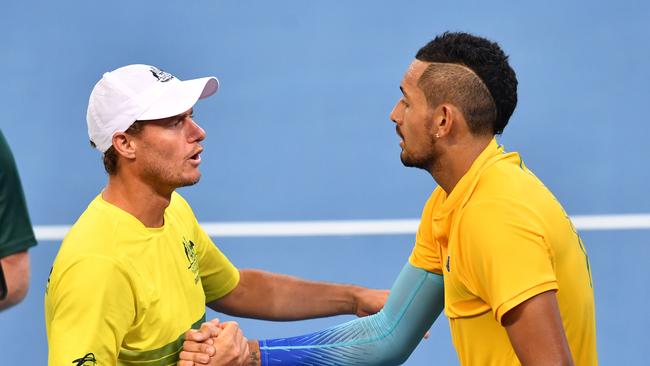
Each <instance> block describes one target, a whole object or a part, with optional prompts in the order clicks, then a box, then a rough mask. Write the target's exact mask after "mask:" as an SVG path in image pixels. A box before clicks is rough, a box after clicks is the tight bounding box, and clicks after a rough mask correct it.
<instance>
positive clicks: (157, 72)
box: [149, 66, 174, 83]
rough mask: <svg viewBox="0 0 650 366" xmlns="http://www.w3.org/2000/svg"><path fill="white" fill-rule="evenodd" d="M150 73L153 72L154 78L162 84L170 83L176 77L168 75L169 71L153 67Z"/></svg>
mask: <svg viewBox="0 0 650 366" xmlns="http://www.w3.org/2000/svg"><path fill="white" fill-rule="evenodd" d="M149 71H151V73H152V74H153V77H155V78H156V79H158V81H160V82H161V83H164V82H165V81H169V80H171V79H173V78H174V75H172V74H170V73H168V72H167V71H163V70H161V69H159V68H157V67H155V66H151V68H150V69H149Z"/></svg>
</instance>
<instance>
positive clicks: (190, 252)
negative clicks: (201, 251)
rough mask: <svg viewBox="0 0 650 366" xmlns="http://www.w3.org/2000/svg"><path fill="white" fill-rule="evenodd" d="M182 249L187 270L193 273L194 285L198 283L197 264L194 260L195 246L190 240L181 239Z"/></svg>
mask: <svg viewBox="0 0 650 366" xmlns="http://www.w3.org/2000/svg"><path fill="white" fill-rule="evenodd" d="M183 249H184V250H185V257H187V262H188V263H189V264H188V266H187V269H189V270H190V271H192V273H194V283H195V284H196V283H197V282H199V262H198V261H197V260H196V249H195V245H194V243H193V242H192V241H191V240H187V239H185V237H183Z"/></svg>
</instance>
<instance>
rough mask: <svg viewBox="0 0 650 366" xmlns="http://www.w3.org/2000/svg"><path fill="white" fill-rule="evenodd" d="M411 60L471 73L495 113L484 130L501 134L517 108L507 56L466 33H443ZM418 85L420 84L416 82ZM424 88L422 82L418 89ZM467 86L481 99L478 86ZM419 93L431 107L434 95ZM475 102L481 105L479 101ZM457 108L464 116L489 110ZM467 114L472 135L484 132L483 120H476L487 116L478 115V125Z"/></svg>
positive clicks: (512, 77) (470, 107) (482, 108)
mask: <svg viewBox="0 0 650 366" xmlns="http://www.w3.org/2000/svg"><path fill="white" fill-rule="evenodd" d="M415 58H416V59H418V60H420V61H423V62H431V63H447V64H457V65H462V66H465V67H467V68H469V69H470V70H472V71H473V72H474V73H475V74H476V75H477V76H478V77H479V78H480V80H481V81H482V83H483V84H484V85H485V87H487V90H488V91H489V94H490V96H491V99H492V102H493V103H494V108H495V109H496V116H494V118H489V119H490V120H491V122H488V126H489V125H491V127H492V132H493V133H494V134H500V133H502V132H503V129H504V128H505V127H506V125H507V124H508V119H510V116H511V115H512V112H513V111H514V110H515V107H516V106H517V76H516V75H515V71H514V70H513V69H512V67H510V64H509V63H508V56H507V55H506V54H505V53H504V52H503V50H502V49H501V47H500V46H499V45H498V44H497V43H495V42H492V41H489V40H487V39H485V38H482V37H478V36H474V35H472V34H469V33H461V32H458V33H455V32H445V33H443V34H442V35H440V36H437V37H436V38H435V39H433V40H432V41H431V42H429V43H427V44H426V45H425V46H424V47H422V48H421V49H420V50H419V51H418V53H417V54H416V56H415ZM429 67H432V68H433V67H434V65H429ZM427 71H428V70H427ZM432 72H433V70H432V71H431V72H429V73H427V72H426V71H425V73H423V75H422V77H429V76H431V75H429V74H430V73H432ZM418 84H420V83H419V82H418ZM426 84H427V83H426V82H423V83H422V86H421V88H422V87H423V86H424V87H426V86H427V85H426ZM468 85H469V84H468ZM446 86H447V87H448V88H455V87H456V85H454V83H452V84H448V85H446ZM469 86H470V88H474V89H475V90H474V92H473V93H474V94H475V95H476V96H480V95H481V91H480V90H478V89H476V88H480V87H479V86H478V85H476V84H475V87H471V85H469ZM429 87H431V85H429ZM436 87H443V88H444V85H443V86H440V85H436ZM423 91H424V92H425V94H426V95H427V100H428V101H429V103H430V104H431V103H432V101H431V100H429V95H433V94H435V91H433V90H424V89H423ZM478 101H479V102H481V98H479V100H478ZM476 102H477V100H474V103H476ZM479 104H480V103H479ZM459 107H460V108H461V109H463V112H464V113H467V112H468V110H470V111H471V110H472V108H474V109H476V111H478V112H481V111H483V112H486V113H487V112H489V111H488V110H489V109H491V108H488V109H486V108H485V107H484V106H478V108H476V107H477V106H471V105H465V106H463V105H461V106H459ZM469 114H470V115H467V116H466V118H467V119H468V123H470V129H471V130H472V132H477V131H481V130H484V129H485V127H486V126H485V125H484V124H485V123H486V122H485V119H486V118H480V117H481V116H483V117H485V116H487V115H486V114H481V113H478V114H479V115H478V119H479V121H472V117H474V119H476V118H477V116H472V115H471V113H469Z"/></svg>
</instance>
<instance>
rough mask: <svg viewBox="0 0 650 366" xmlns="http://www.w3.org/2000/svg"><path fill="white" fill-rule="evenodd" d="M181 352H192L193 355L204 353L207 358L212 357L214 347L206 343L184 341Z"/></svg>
mask: <svg viewBox="0 0 650 366" xmlns="http://www.w3.org/2000/svg"><path fill="white" fill-rule="evenodd" d="M183 351H186V352H193V353H205V354H206V355H208V356H214V347H213V346H212V345H210V344H207V343H198V342H193V341H185V342H183Z"/></svg>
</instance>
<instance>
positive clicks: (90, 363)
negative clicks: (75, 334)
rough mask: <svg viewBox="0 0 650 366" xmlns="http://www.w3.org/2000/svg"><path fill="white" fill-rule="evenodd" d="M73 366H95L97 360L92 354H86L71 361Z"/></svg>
mask: <svg viewBox="0 0 650 366" xmlns="http://www.w3.org/2000/svg"><path fill="white" fill-rule="evenodd" d="M72 363H73V364H74V365H75V366H95V365H97V359H95V355H94V354H93V353H86V355H85V356H83V357H81V358H77V359H76V360H74V361H72Z"/></svg>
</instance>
